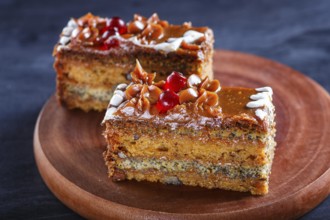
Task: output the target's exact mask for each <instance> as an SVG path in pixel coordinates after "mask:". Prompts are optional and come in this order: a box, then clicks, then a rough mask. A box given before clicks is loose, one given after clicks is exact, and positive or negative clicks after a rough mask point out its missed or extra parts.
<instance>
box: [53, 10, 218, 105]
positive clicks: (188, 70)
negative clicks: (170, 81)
mask: <svg viewBox="0 0 330 220" xmlns="http://www.w3.org/2000/svg"><path fill="white" fill-rule="evenodd" d="M212 54H213V33H212V30H211V29H209V28H207V27H193V26H192V25H191V23H187V22H186V23H184V24H182V25H172V24H169V23H168V22H167V21H165V20H161V19H159V17H158V16H157V14H154V15H152V16H151V17H150V18H145V17H142V16H140V15H135V16H134V18H133V20H132V21H130V22H128V23H125V22H124V21H123V20H122V19H120V18H119V17H113V18H101V17H98V16H94V15H92V14H87V15H85V16H83V17H81V18H79V19H71V20H70V21H69V22H68V24H67V26H66V27H65V28H64V29H63V31H62V33H61V36H60V39H59V42H58V43H57V44H56V46H55V48H54V52H53V55H54V57H55V62H54V68H55V70H56V72H57V97H58V100H59V101H60V102H61V103H62V104H65V105H66V106H67V107H69V108H81V109H83V110H85V111H89V110H105V109H106V107H107V104H108V102H109V99H110V97H111V94H112V88H113V86H114V85H116V84H119V83H123V82H127V81H128V80H130V79H129V77H130V72H131V71H132V70H133V69H134V66H135V60H136V59H139V61H140V62H141V64H142V65H143V66H144V67H145V68H146V70H147V71H148V72H154V71H156V72H157V73H158V75H157V80H160V79H165V78H166V76H167V75H169V74H170V73H171V71H172V70H173V69H175V70H178V71H180V72H182V73H183V74H184V75H186V76H188V75H190V74H196V75H198V76H200V77H202V78H204V77H206V76H208V77H210V78H212V74H213V72H212Z"/></svg>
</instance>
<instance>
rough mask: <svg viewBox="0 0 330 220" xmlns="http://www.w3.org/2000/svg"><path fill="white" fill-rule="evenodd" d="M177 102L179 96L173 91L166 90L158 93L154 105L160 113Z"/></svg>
mask: <svg viewBox="0 0 330 220" xmlns="http://www.w3.org/2000/svg"><path fill="white" fill-rule="evenodd" d="M178 104H179V96H178V95H177V94H176V93H175V92H173V91H170V90H166V91H164V92H163V93H162V94H160V96H159V98H158V101H157V105H156V107H157V109H158V111H159V112H160V113H165V112H167V111H168V110H170V109H172V108H174V107H175V106H176V105H178Z"/></svg>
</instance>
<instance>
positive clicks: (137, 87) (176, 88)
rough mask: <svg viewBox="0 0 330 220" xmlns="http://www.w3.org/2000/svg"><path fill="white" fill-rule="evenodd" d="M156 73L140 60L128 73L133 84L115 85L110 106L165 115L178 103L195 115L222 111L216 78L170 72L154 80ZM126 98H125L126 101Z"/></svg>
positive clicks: (138, 112) (211, 115)
mask: <svg viewBox="0 0 330 220" xmlns="http://www.w3.org/2000/svg"><path fill="white" fill-rule="evenodd" d="M155 76H156V74H155V73H147V72H146V71H145V70H143V68H142V66H141V65H140V63H139V61H138V60H137V61H136V66H135V69H134V70H133V71H132V72H131V77H132V83H131V84H129V85H128V86H127V87H126V85H125V84H123V85H118V86H117V89H116V91H115V92H114V95H113V98H112V99H111V102H110V106H112V107H117V106H119V107H118V108H119V112H120V113H121V114H124V115H132V114H134V115H137V116H139V115H141V114H145V113H147V115H149V116H150V115H158V114H164V113H166V112H167V111H171V110H172V109H174V108H175V107H176V106H178V105H182V104H185V103H191V104H189V105H186V107H187V106H190V107H189V108H190V109H191V110H192V111H193V112H195V113H196V114H199V115H203V116H206V117H217V116H218V115H219V114H220V113H221V108H220V106H219V96H218V94H217V93H218V92H219V91H220V89H221V87H220V83H219V81H217V80H209V79H208V78H205V79H204V80H201V78H200V77H199V76H197V75H195V74H192V75H190V77H189V78H188V79H187V78H186V77H185V76H184V75H182V74H181V73H179V72H175V71H174V72H173V73H172V74H171V75H169V76H168V77H167V79H166V82H165V81H163V80H162V81H159V82H156V83H155V82H154V79H155ZM125 100H126V101H125ZM121 103H122V104H121Z"/></svg>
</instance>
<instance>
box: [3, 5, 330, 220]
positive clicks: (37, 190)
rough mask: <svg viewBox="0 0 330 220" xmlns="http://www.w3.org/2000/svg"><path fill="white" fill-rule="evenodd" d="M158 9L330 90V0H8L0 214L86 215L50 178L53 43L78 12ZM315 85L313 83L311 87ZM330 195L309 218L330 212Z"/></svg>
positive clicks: (125, 14) (220, 43)
mask: <svg viewBox="0 0 330 220" xmlns="http://www.w3.org/2000/svg"><path fill="white" fill-rule="evenodd" d="M89 11H90V12H93V13H95V14H97V15H101V16H109V17H111V16H114V15H119V16H121V17H122V18H124V19H125V20H129V19H130V18H131V17H132V14H134V13H141V14H143V15H146V16H149V15H151V14H152V13H153V12H158V13H159V15H160V16H161V17H162V18H164V19H167V20H168V21H170V22H171V23H183V22H184V21H192V23H193V24H194V25H195V26H203V25H208V26H210V27H211V28H212V29H213V30H214V34H215V39H216V41H215V47H216V48H223V49H230V50H238V51H243V52H247V53H252V54H256V55H259V56H263V57H266V58H270V59H273V60H276V61H278V62H281V63H284V64H287V65H288V66H291V67H292V68H294V69H296V70H298V71H301V72H302V73H304V74H305V75H307V76H309V77H311V78H312V79H314V80H315V81H317V82H318V83H319V84H321V85H322V86H323V87H324V88H325V89H326V90H327V91H328V92H329V90H330V62H329V61H330V1H328V0H315V1H312V0H294V1H282V0H280V1H279V0H275V1H274V0H269V1H247V0H246V1H243V0H242V1H229V0H222V1H206V0H203V1H195V2H194V1H188V0H186V1H179V0H175V1H166V2H165V1H100V0H98V1H69V0H57V1H41V0H40V1H36V0H31V1H14V0H1V1H0V103H1V104H0V143H1V144H0V178H1V181H0V219H17V218H25V219H59V218H69V219H80V217H79V216H78V215H77V214H75V213H73V212H72V211H71V210H69V209H68V208H66V207H65V206H64V205H63V204H62V203H61V202H60V201H58V200H57V199H56V198H55V197H54V196H53V195H52V193H51V192H50V191H49V190H48V189H47V187H46V186H45V184H44V183H43V181H42V179H41V177H40V175H39V173H38V170H37V168H36V165H35V161H34V157H33V144H32V140H33V129H34V125H35V122H36V119H37V116H38V113H39V111H40V109H41V107H42V106H43V104H44V103H45V101H46V100H47V99H48V98H49V97H50V96H51V95H52V93H53V92H54V90H55V73H54V70H53V68H52V63H53V58H52V56H51V53H52V49H53V45H54V44H55V43H56V42H57V40H58V35H59V33H60V32H61V30H62V28H63V26H64V25H65V24H66V23H67V21H68V19H69V18H70V17H79V16H81V15H83V14H85V13H86V12H89ZM306 89H308V88H306ZM329 210H330V198H329V197H328V199H326V200H325V201H324V202H323V203H321V204H320V205H319V206H318V207H316V208H315V209H314V210H312V211H311V212H309V213H307V214H306V215H305V216H303V217H302V219H330V211H329Z"/></svg>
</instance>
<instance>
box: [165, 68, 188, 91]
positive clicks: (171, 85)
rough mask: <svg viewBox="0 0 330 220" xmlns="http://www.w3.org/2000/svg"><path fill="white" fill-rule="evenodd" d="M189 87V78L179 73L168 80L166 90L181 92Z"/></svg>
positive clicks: (173, 73) (173, 74)
mask: <svg viewBox="0 0 330 220" xmlns="http://www.w3.org/2000/svg"><path fill="white" fill-rule="evenodd" d="M186 85H187V78H186V77H184V76H183V75H182V73H179V72H172V73H171V75H169V76H168V77H167V79H166V83H165V89H169V90H171V91H173V92H179V91H180V90H181V89H183V88H185V87H186Z"/></svg>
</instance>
